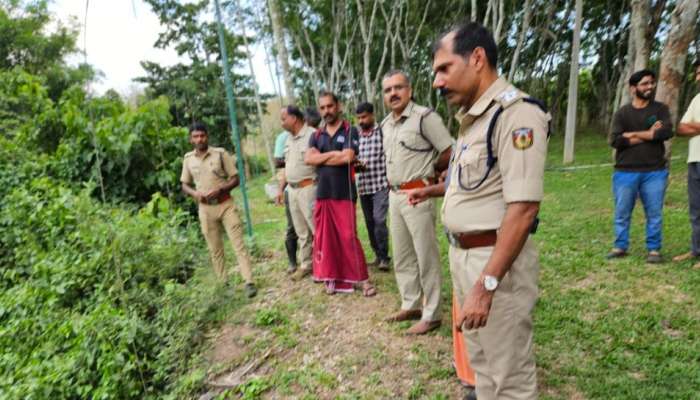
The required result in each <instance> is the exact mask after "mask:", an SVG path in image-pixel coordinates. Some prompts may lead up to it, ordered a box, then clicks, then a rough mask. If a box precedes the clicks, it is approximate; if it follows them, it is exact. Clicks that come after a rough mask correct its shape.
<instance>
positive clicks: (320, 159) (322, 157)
mask: <svg viewBox="0 0 700 400" xmlns="http://www.w3.org/2000/svg"><path fill="white" fill-rule="evenodd" d="M329 157H330V154H329V153H319V152H318V151H314V152H310V151H307V152H306V155H305V156H304V162H305V163H306V164H309V165H322V164H325V162H326V161H327V160H328V158H329Z"/></svg>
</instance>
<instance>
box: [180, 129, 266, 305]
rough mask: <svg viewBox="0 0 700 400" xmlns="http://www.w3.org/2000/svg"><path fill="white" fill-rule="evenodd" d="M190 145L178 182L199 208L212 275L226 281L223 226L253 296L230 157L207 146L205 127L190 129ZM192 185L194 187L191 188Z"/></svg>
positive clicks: (248, 291) (236, 176)
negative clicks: (213, 273)
mask: <svg viewBox="0 0 700 400" xmlns="http://www.w3.org/2000/svg"><path fill="white" fill-rule="evenodd" d="M190 143H192V145H193V146H194V151H191V152H189V153H187V154H185V159H184V161H183V163H182V174H181V175H180V182H181V183H182V191H183V192H185V193H186V194H188V195H190V196H192V198H194V199H195V201H197V204H198V205H199V222H200V224H201V226H202V233H203V234H204V238H205V239H206V241H207V246H208V247H209V255H210V256H211V261H212V264H213V265H214V272H215V273H216V276H217V277H218V278H219V279H220V280H222V281H226V278H227V277H226V268H225V266H224V244H223V241H222V240H221V226H222V225H223V227H224V229H225V230H226V233H227V234H228V238H229V240H230V241H231V244H233V247H234V248H235V249H236V258H237V259H238V265H239V267H240V270H241V275H243V279H244V280H245V287H246V295H247V296H248V297H253V296H255V294H256V293H257V290H256V289H255V285H254V284H253V274H252V272H251V262H250V255H249V254H248V250H247V249H246V247H245V244H244V242H243V226H242V224H241V220H240V218H238V214H237V212H236V205H235V204H234V202H233V199H231V194H230V192H231V190H232V189H233V188H235V187H236V186H238V183H239V180H238V171H237V170H236V166H235V163H234V161H233V157H231V155H229V154H228V153H227V152H226V150H224V149H223V148H220V147H210V146H209V135H208V134H207V128H206V126H205V125H204V124H203V123H201V122H195V123H194V124H192V126H190ZM193 182H194V185H195V188H192V186H191V185H192V183H193ZM227 283H228V282H227Z"/></svg>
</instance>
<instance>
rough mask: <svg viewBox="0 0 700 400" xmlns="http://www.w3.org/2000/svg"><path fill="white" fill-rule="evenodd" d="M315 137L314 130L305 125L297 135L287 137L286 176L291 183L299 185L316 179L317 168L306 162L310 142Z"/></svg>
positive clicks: (285, 151) (285, 153)
mask: <svg viewBox="0 0 700 400" xmlns="http://www.w3.org/2000/svg"><path fill="white" fill-rule="evenodd" d="M313 135H314V129H313V128H311V127H309V126H308V125H304V126H303V127H302V128H301V130H300V131H299V132H298V133H297V134H296V135H292V134H290V135H289V136H288V137H287V144H286V146H285V148H284V167H285V172H284V173H285V176H286V179H287V182H289V183H299V182H301V181H303V180H305V179H316V167H314V166H313V165H308V164H306V163H305V162H304V156H305V155H306V150H308V149H309V141H310V140H311V137H312V136H313Z"/></svg>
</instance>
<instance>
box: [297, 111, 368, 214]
mask: <svg viewBox="0 0 700 400" xmlns="http://www.w3.org/2000/svg"><path fill="white" fill-rule="evenodd" d="M359 145H360V139H359V135H358V133H357V129H355V128H354V127H352V126H350V124H348V123H347V121H343V123H342V124H341V126H340V128H338V131H337V132H336V133H335V135H333V136H331V135H329V134H328V132H326V129H325V128H324V129H323V130H321V132H320V133H319V132H316V133H314V134H313V135H312V136H311V139H310V140H309V147H314V148H316V149H318V151H319V152H320V153H326V152H329V151H334V150H338V151H343V150H345V149H352V150H354V151H355V155H357V154H358V153H359ZM316 173H317V175H318V186H317V192H316V198H317V199H321V200H323V199H333V200H352V201H355V200H356V199H357V189H356V188H355V176H354V173H353V172H352V171H351V168H350V166H349V165H320V166H319V167H318V169H317V170H316Z"/></svg>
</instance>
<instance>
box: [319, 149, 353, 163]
mask: <svg viewBox="0 0 700 400" xmlns="http://www.w3.org/2000/svg"><path fill="white" fill-rule="evenodd" d="M324 154H326V153H324ZM328 154H330V156H329V157H328V160H326V162H324V163H323V165H347V164H350V163H351V162H352V159H353V158H354V157H355V153H354V152H349V151H337V150H336V151H329V152H328Z"/></svg>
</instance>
